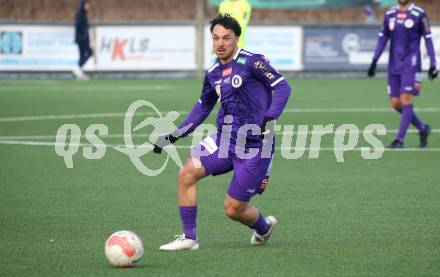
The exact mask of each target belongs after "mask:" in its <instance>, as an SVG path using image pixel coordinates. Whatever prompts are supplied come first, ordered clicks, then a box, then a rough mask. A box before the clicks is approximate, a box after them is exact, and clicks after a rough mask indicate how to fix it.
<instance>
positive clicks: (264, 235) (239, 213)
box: [224, 155, 277, 244]
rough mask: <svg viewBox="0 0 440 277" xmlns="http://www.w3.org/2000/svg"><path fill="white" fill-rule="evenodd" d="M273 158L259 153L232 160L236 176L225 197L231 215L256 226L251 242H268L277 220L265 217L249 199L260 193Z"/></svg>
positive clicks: (226, 207) (244, 222)
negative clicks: (246, 157) (250, 157)
mask: <svg viewBox="0 0 440 277" xmlns="http://www.w3.org/2000/svg"><path fill="white" fill-rule="evenodd" d="M271 160H272V159H271V158H261V157H260V156H259V155H257V156H256V157H254V158H252V159H238V158H234V160H233V164H234V177H233V179H232V181H231V183H230V185H229V188H228V193H227V195H226V197H225V202H224V208H225V212H226V215H227V216H228V217H229V218H231V219H232V220H236V221H239V222H241V223H242V224H244V225H246V226H248V227H249V228H251V229H254V230H255V233H254V235H253V236H252V239H251V243H252V244H264V243H266V241H267V240H268V239H269V237H270V235H271V233H272V230H273V229H274V227H275V225H276V224H277V220H276V219H275V217H273V216H269V217H267V218H264V216H263V215H262V214H261V212H259V211H258V209H257V208H256V207H254V206H253V205H251V204H249V201H250V199H251V198H252V197H253V196H255V195H256V194H257V193H258V190H259V188H260V185H261V182H262V180H263V179H264V178H265V175H266V173H267V169H268V167H269V165H270V163H271Z"/></svg>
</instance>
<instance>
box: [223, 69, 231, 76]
mask: <svg viewBox="0 0 440 277" xmlns="http://www.w3.org/2000/svg"><path fill="white" fill-rule="evenodd" d="M231 74H232V67H229V68H226V69H225V70H223V73H222V77H225V76H228V75H231Z"/></svg>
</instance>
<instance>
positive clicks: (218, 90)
mask: <svg viewBox="0 0 440 277" xmlns="http://www.w3.org/2000/svg"><path fill="white" fill-rule="evenodd" d="M215 92H216V93H217V95H218V97H221V96H222V94H221V91H220V85H216V86H215Z"/></svg>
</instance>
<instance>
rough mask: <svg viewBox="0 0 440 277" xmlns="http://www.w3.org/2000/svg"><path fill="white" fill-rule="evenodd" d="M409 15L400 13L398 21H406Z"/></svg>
mask: <svg viewBox="0 0 440 277" xmlns="http://www.w3.org/2000/svg"><path fill="white" fill-rule="evenodd" d="M407 16H408V15H407V14H406V13H398V14H397V19H406V17H407Z"/></svg>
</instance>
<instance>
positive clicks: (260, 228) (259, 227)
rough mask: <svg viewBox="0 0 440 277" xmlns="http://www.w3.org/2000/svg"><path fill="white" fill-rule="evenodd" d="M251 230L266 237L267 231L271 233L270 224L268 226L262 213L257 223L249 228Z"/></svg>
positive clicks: (259, 214)
mask: <svg viewBox="0 0 440 277" xmlns="http://www.w3.org/2000/svg"><path fill="white" fill-rule="evenodd" d="M249 228H251V229H254V230H255V231H257V233H258V234H260V235H264V234H266V233H267V231H269V228H270V226H269V224H267V222H266V219H264V217H263V215H262V214H261V213H258V219H257V222H255V223H254V224H253V225H251V226H249Z"/></svg>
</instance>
